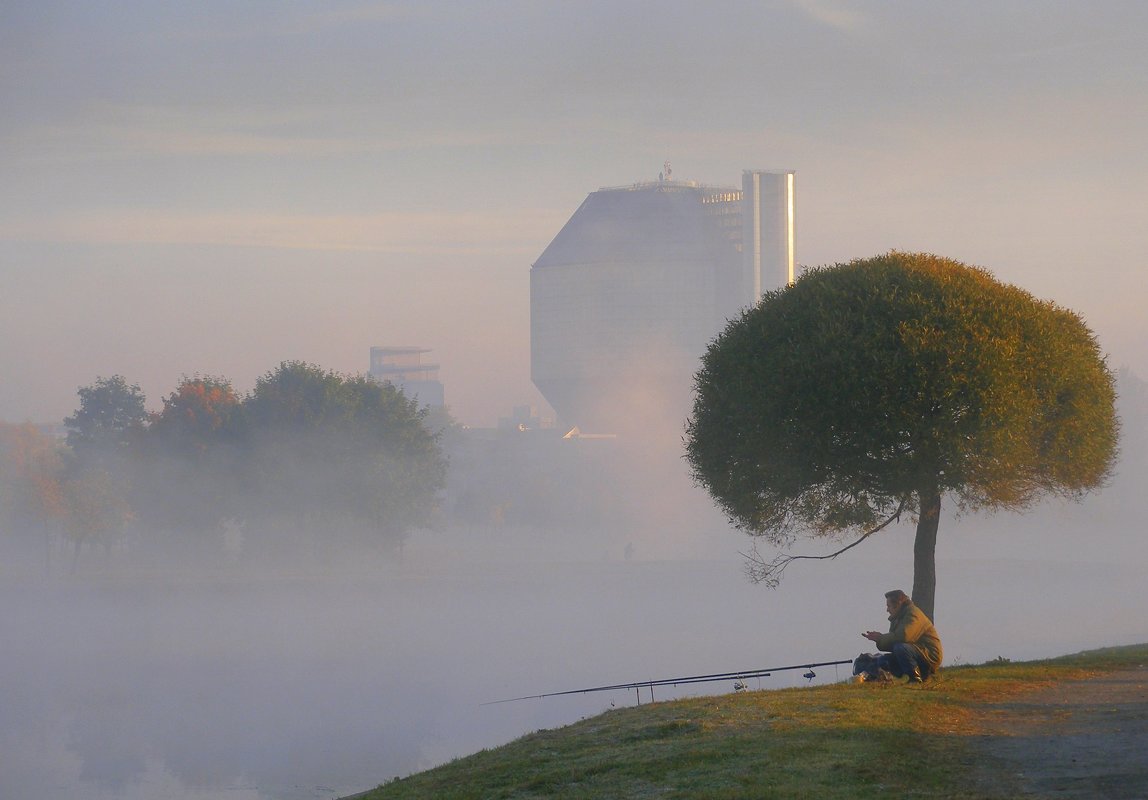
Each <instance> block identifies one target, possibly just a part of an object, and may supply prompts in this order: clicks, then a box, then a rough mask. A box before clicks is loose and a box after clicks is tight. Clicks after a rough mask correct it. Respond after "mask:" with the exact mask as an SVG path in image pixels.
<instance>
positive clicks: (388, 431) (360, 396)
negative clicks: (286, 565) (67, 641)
mask: <svg viewBox="0 0 1148 800" xmlns="http://www.w3.org/2000/svg"><path fill="white" fill-rule="evenodd" d="M78 394H79V398H80V405H79V408H78V409H77V410H76V412H75V413H74V414H73V415H71V416H69V417H68V418H67V419H66V420H64V425H65V429H66V431H67V435H66V439H65V441H64V443H63V446H61V445H60V443H59V442H58V441H56V440H55V439H53V438H52V437H50V436H48V435H46V434H44V433H42V432H41V431H40V430H38V429H37V428H36V427H35V426H31V425H4V426H2V427H0V523H3V524H7V525H8V526H10V527H14V528H20V529H23V530H29V529H34V530H40V531H44V532H45V533H50V534H58V535H59V536H60V537H62V540H63V541H66V542H68V543H69V544H70V545H72V548H73V552H74V553H78V552H80V550H81V549H82V548H84V547H85V546H86V547H94V546H102V547H105V548H111V547H112V546H113V545H114V544H115V543H117V542H118V541H120V540H121V539H123V538H125V537H128V536H130V535H141V536H153V535H156V534H157V533H159V532H162V533H163V534H166V535H167V536H168V537H169V538H170V539H172V540H174V541H177V542H180V541H182V542H186V543H188V544H189V545H193V546H200V547H202V546H204V545H207V546H208V547H213V546H218V545H220V544H221V543H222V537H224V535H225V533H226V532H227V531H232V532H234V531H241V536H242V543H243V548H244V549H245V550H252V549H254V550H255V551H257V552H261V551H266V550H267V549H270V548H275V547H282V546H287V545H290V546H295V547H296V550H297V551H298V548H299V547H304V548H305V549H304V551H303V553H304V554H306V553H312V554H316V553H321V552H322V550H323V549H324V548H328V549H330V548H334V547H337V546H338V545H340V544H342V543H344V542H346V541H348V540H350V539H353V540H355V541H356V542H358V543H362V542H364V541H366V542H374V543H377V544H378V545H380V546H382V547H391V548H393V547H398V546H399V545H400V544H401V543H402V541H403V538H404V537H405V536H406V535H407V534H408V532H409V531H410V530H411V529H413V528H416V527H419V526H425V525H429V524H431V523H432V521H433V520H434V516H435V514H436V510H437V500H438V497H439V494H440V492H441V491H442V489H443V486H444V484H445V479H446V468H447V461H446V457H445V455H444V453H443V450H442V447H441V444H440V441H439V435H438V434H436V433H434V432H432V431H431V430H430V428H429V427H428V425H427V413H428V412H427V410H426V409H422V408H420V407H419V404H418V402H417V400H415V399H413V398H408V397H406V396H405V395H404V394H403V393H402V391H400V390H399V389H397V388H395V387H394V386H392V385H391V384H389V383H378V382H375V381H373V380H371V379H370V378H367V377H363V376H347V375H341V374H337V373H335V372H331V371H328V370H324V369H322V368H320V367H318V366H315V365H311V364H306V363H303V362H298V361H291V362H284V363H282V364H280V365H279V366H278V367H277V368H276V369H274V370H272V371H271V372H269V373H267V374H266V375H264V376H262V377H261V378H259V379H258V381H257V382H256V385H255V388H254V389H253V390H252V391H251V393H250V394H248V395H247V396H245V397H240V396H239V395H237V394H236V392H235V391H234V389H233V388H232V386H231V383H230V382H229V381H228V380H226V379H224V378H218V377H200V376H196V377H190V378H188V377H185V378H184V379H183V380H182V381H181V382H180V384H179V386H177V387H176V389H175V390H174V391H172V392H171V393H170V394H169V395H168V396H167V397H165V398H164V399H163V407H162V409H160V410H159V411H156V412H154V413H150V414H149V413H148V411H147V410H146V407H145V397H144V394H143V393H142V391H141V390H140V388H139V386H137V385H134V384H129V383H128V381H127V380H126V379H124V378H123V377H122V376H119V375H114V376H112V377H110V378H103V377H101V378H98V379H97V380H96V381H95V383H93V384H92V385H90V386H84V387H81V388H80V389H79V392H78Z"/></svg>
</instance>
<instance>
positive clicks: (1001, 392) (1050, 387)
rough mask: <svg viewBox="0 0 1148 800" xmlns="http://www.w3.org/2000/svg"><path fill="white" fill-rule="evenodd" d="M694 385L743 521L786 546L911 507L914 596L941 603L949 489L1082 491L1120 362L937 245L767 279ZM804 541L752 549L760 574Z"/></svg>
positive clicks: (754, 570) (963, 493)
mask: <svg viewBox="0 0 1148 800" xmlns="http://www.w3.org/2000/svg"><path fill="white" fill-rule="evenodd" d="M695 390H696V391H695V396H694V405H693V413H692V415H691V417H690V419H689V420H688V422H687V426H686V456H687V459H688V461H689V464H690V467H691V470H692V472H693V475H694V479H695V480H696V481H697V482H698V483H699V484H700V485H702V486H703V487H705V488H706V489H707V490H708V491H709V493H710V494H711V495H712V497H713V498H714V500H715V501H716V503H717V504H718V505H719V506H720V507H721V509H722V510H723V511H725V513H726V514H727V516H728V517H729V519H730V521H731V522H732V523H733V524H734V525H735V526H736V527H737V528H739V529H741V530H744V531H745V532H746V533H748V534H750V535H751V536H760V537H764V538H765V539H766V540H767V541H769V542H770V543H772V544H774V545H776V546H779V547H788V546H790V545H792V544H793V543H794V541H795V540H796V538H797V537H798V536H799V535H808V536H811V537H833V538H836V539H838V540H840V539H841V538H842V537H846V536H850V535H852V536H859V538H858V539H857V541H855V542H853V544H850V545H849V547H852V546H854V545H856V544H857V543H859V542H860V541H862V540H863V539H864V538H866V537H867V536H869V535H871V534H872V533H875V532H876V531H877V530H880V529H882V528H884V527H885V526H887V525H888V524H890V523H891V522H893V521H894V520H896V519H899V517H900V514H901V513H908V514H911V515H914V516H916V518H917V529H916V539H915V542H914V561H913V566H914V576H913V601H914V602H915V603H916V604H917V605H918V606H919V607H921V608H922V609H923V610H924V611H925V613H927V614H928V615H929V616H930V617H932V616H933V611H934V609H933V606H934V599H935V591H936V563H935V550H936V538H937V528H938V522H939V518H940V510H941V501H942V498H946V497H948V498H951V499H952V500H953V501H955V504H956V506H957V508H958V510H960V511H975V510H980V509H986V510H994V509H1012V510H1020V509H1024V508H1026V507H1028V506H1030V505H1031V504H1032V503H1033V502H1035V501H1036V500H1037V499H1038V498H1040V497H1042V496H1044V495H1058V496H1063V497H1066V498H1069V499H1074V500H1079V499H1081V498H1082V497H1083V495H1084V494H1086V493H1088V492H1090V491H1092V490H1095V489H1098V488H1099V487H1101V486H1102V485H1103V484H1104V483H1105V481H1106V480H1107V478H1108V476H1109V474H1110V472H1111V469H1112V465H1113V461H1114V459H1115V455H1116V449H1117V435H1118V422H1117V419H1116V413H1115V392H1114V388H1113V376H1112V373H1111V372H1110V371H1109V369H1108V367H1107V365H1106V363H1105V360H1104V357H1103V356H1102V354H1101V352H1100V349H1099V346H1098V344H1097V341H1096V339H1095V337H1094V336H1093V334H1092V332H1091V331H1090V330H1089V329H1088V327H1087V326H1086V325H1085V323H1084V322H1083V320H1082V319H1081V318H1080V317H1079V316H1078V315H1077V314H1075V313H1073V312H1072V311H1069V310H1066V309H1064V308H1061V307H1059V306H1057V305H1055V304H1053V303H1051V302H1046V301H1041V300H1037V299H1036V298H1034V297H1033V296H1032V295H1030V294H1029V293H1027V292H1025V291H1023V290H1021V289H1019V288H1017V287H1015V286H1010V285H1007V284H1003V283H1000V282H998V281H997V280H995V279H994V278H993V276H992V275H991V274H990V273H989V272H987V271H986V270H984V269H980V268H976V267H970V266H966V265H964V264H961V263H959V262H956V261H952V260H950V259H946V258H941V257H938V256H934V255H929V254H923V253H902V252H896V251H894V252H890V253H887V254H885V255H881V256H876V257H874V258H869V259H859V260H855V261H852V262H850V263H847V264H837V265H835V266H832V267H822V268H816V269H813V270H810V271H808V272H806V273H805V274H804V275H802V276H801V278H799V279H798V280H797V281H796V282H795V283H794V284H792V285H790V286H787V287H785V288H782V289H779V290H777V291H773V292H770V293H768V294H766V295H765V296H764V297H763V298H762V300H761V302H760V303H758V305H757V306H755V307H754V308H752V309H749V310H747V311H746V312H745V313H743V314H742V315H741V316H740V317H739V318H737V319H735V320H733V321H731V322H730V323H729V324H728V325H727V327H726V328H725V330H724V331H723V332H722V333H721V335H720V336H719V337H718V338H717V339H716V340H715V341H714V342H713V343H712V344H711V345H710V347H709V349H708V350H707V352H706V354H705V355H704V357H703V359H702V366H701V369H700V370H699V371H698V373H697V375H696V376H695ZM849 547H846V548H843V549H842V550H838V551H837V552H836V553H833V554H830V555H827V556H815V557H819V558H830V557H833V556H836V555H839V554H840V553H841V552H844V550H846V549H849ZM801 557H803V556H788V555H782V556H779V557H778V558H776V559H774V560H772V561H768V562H767V561H766V560H765V559H764V558H762V557H760V556H759V555H757V552H756V549H755V550H754V552H753V554H752V555H751V556H750V557H749V558H750V560H749V571H750V576H751V578H753V579H754V580H756V581H763V582H765V583H767V585H772V586H776V585H777V581H778V580H779V579H780V577H781V572H782V571H783V570H784V568H785V566H786V565H787V564H788V563H790V562H791V561H792V560H793V559H794V558H801Z"/></svg>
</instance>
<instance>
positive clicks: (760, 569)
mask: <svg viewBox="0 0 1148 800" xmlns="http://www.w3.org/2000/svg"><path fill="white" fill-rule="evenodd" d="M906 502H908V498H907V497H902V498H901V502H900V504H899V505H898V506H897V510H896V511H894V512H893V513H892V514H891V515H890V516H889V518H888V519H886V520H885V521H884V522H882V523H881V524H880V525H878V526H877V527H875V528H871V529H870V530H867V531H865V533H863V534H861V536H860V537H859V538H858V539H857V541H855V542H852V543H850V544H847V545H845V547H842V548H841V549H840V550H838V551H836V552H834V553H826V554H825V555H823V556H794V555H790V554H788V553H781V554H780V555H778V556H777V557H776V558H774V559H773V560H772V561H766V560H765V559H763V558H762V557H761V555H760V554H759V553H758V552H757V543H756V542H754V544H753V549H752V551H751V552H749V553H739V555H741V556H742V557H743V558H745V560H746V566H745V569H746V574H747V575H748V576H749V579H750V580H751V581H753V582H754V583H764V584H765V585H766V586H768V587H769V588H770V589H776V588H777V585H778V584H779V583H781V575H782V573H783V572H785V568H786V567H788V566H789V565H790V564H792V563H793V562H794V561H799V560H802V559H804V560H808V561H825V560H826V559H831V558H837V556H839V555H841V554H842V553H844V552H845V551H846V550H852V549H853V548H854V547H856V546H857V545H859V544H861V542H863V541H865V540H866V539H868V538H869V537H870V536H872V535H873V534H875V533H877V531H880V530H883V529H884V528H886V527H888V526H889V525H891V524H893V523H894V522H898V521H899V520H900V519H901V512H902V511H904V510H905V504H906Z"/></svg>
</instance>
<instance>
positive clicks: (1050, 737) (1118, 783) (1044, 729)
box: [978, 666, 1148, 800]
mask: <svg viewBox="0 0 1148 800" xmlns="http://www.w3.org/2000/svg"><path fill="white" fill-rule="evenodd" d="M985 712H986V714H987V717H988V718H987V719H986V720H985V721H984V729H985V730H986V731H987V732H988V734H989V735H988V736H986V737H984V739H983V741H982V742H981V749H982V753H983V754H984V757H985V759H984V762H983V763H982V765H981V770H979V774H978V778H979V780H982V781H983V782H984V784H985V787H986V788H990V787H991V788H993V789H995V790H996V791H1001V790H1006V791H1009V792H1016V793H1017V794H1015V795H1012V796H1017V797H1029V798H1071V799H1072V800H1076V799H1077V798H1105V799H1107V800H1144V799H1145V798H1148V666H1141V667H1139V668H1137V669H1132V670H1124V671H1121V672H1111V673H1107V674H1101V675H1097V676H1096V677H1094V678H1090V679H1088V680H1084V681H1070V682H1065V683H1059V684H1056V685H1055V686H1051V687H1048V688H1044V689H1039V690H1037V691H1034V692H1032V693H1031V694H1028V695H1025V696H1023V697H1021V698H1018V699H1015V700H1012V701H1010V702H1008V703H1000V704H996V705H991V706H988V707H986V709H985ZM1002 782H1003V783H1005V784H1006V786H1001V785H1000V784H1001V783H1002Z"/></svg>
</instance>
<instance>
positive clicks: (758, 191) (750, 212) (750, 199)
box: [741, 169, 797, 305]
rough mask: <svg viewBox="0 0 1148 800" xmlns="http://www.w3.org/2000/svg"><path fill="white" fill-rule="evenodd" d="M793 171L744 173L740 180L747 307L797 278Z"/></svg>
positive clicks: (749, 171) (752, 170)
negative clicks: (748, 298) (794, 250)
mask: <svg viewBox="0 0 1148 800" xmlns="http://www.w3.org/2000/svg"><path fill="white" fill-rule="evenodd" d="M794 177H795V173H794V172H793V170H776V171H775V170H757V169H747V170H745V172H743V173H742V176H741V187H742V201H741V214H742V223H741V236H742V254H743V258H744V262H745V270H744V274H745V281H746V283H745V286H744V289H745V292H746V294H748V295H749V297H750V298H751V299H750V303H749V304H750V305H753V304H754V303H756V302H757V301H758V300H760V299H761V296H762V295H763V294H764V293H765V292H768V291H772V290H773V289H780V288H781V287H782V286H786V285H787V284H790V283H793V281H794V280H795V279H796V278H797V275H796V273H795V270H796V265H795V263H794V258H793V239H794V229H793V209H794Z"/></svg>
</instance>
